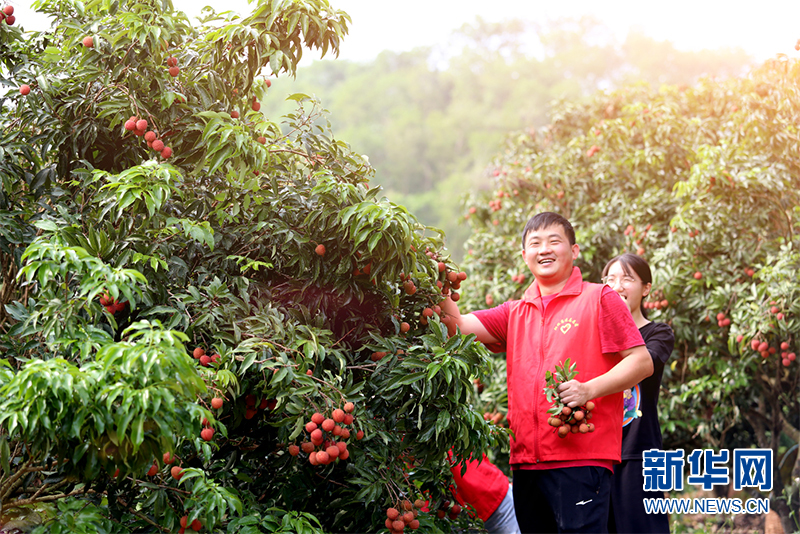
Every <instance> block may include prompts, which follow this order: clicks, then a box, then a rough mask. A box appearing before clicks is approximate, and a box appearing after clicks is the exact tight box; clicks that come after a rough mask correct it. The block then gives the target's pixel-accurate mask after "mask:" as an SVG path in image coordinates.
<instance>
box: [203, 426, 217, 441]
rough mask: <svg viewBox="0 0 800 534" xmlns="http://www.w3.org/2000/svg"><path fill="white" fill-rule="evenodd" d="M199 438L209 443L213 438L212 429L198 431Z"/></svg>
mask: <svg viewBox="0 0 800 534" xmlns="http://www.w3.org/2000/svg"><path fill="white" fill-rule="evenodd" d="M200 437H201V438H203V439H204V440H205V441H211V440H212V439H213V438H214V429H213V428H204V429H203V430H201V431H200Z"/></svg>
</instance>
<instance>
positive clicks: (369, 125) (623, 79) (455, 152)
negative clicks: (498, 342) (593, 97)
mask: <svg viewBox="0 0 800 534" xmlns="http://www.w3.org/2000/svg"><path fill="white" fill-rule="evenodd" d="M753 65H754V60H753V58H751V57H750V56H748V55H747V54H746V53H745V52H744V51H743V50H741V49H717V50H703V51H699V52H697V51H683V50H679V49H677V48H675V46H674V45H673V44H672V43H670V42H666V41H657V40H654V39H652V38H650V37H648V36H646V35H644V34H642V33H638V32H631V33H630V34H628V36H627V38H626V39H625V41H624V42H619V40H618V39H617V38H616V37H614V36H613V34H612V32H611V30H610V29H609V28H608V27H606V26H604V25H603V24H602V23H601V22H599V21H598V20H596V19H594V18H588V17H584V18H581V19H580V20H574V19H572V20H559V21H555V22H553V23H552V24H550V25H547V26H546V27H544V26H541V25H535V24H532V23H526V22H523V21H519V20H511V21H506V22H502V23H491V22H487V21H484V20H482V19H480V18H479V19H477V20H476V21H475V22H474V23H472V24H467V25H464V26H463V27H462V28H460V29H459V30H458V31H456V32H454V34H453V36H452V39H450V40H449V42H448V43H447V44H442V45H438V46H429V47H420V48H416V49H414V50H412V51H409V52H402V53H396V52H382V53H381V54H379V55H378V57H376V58H375V59H374V60H373V61H370V62H366V63H355V62H350V61H343V60H325V61H316V62H314V63H313V64H311V65H310V66H307V67H301V68H300V69H298V72H297V77H296V79H294V80H293V79H290V78H281V79H278V80H275V81H274V84H273V87H272V89H271V91H270V92H271V94H272V98H269V99H267V101H266V102H264V103H263V105H264V108H265V112H266V114H267V116H272V117H275V116H278V115H282V114H285V113H290V112H292V111H293V110H294V107H295V105H296V104H295V102H294V101H286V100H285V99H284V98H285V97H286V96H288V95H289V94H293V93H305V94H309V95H313V96H316V97H317V98H318V99H319V100H320V101H321V102H322V105H323V106H324V107H326V108H328V109H331V110H334V111H333V112H332V113H331V114H330V116H329V120H330V122H331V124H332V125H333V128H334V131H336V132H337V133H338V135H339V136H340V138H341V139H346V140H347V141H348V143H350V144H351V146H352V147H353V149H354V150H355V151H357V152H359V153H361V154H365V155H367V156H368V157H369V160H370V162H371V163H372V165H374V167H375V169H376V171H377V173H376V178H375V182H376V183H378V184H380V185H381V186H382V187H383V188H384V189H385V190H386V192H387V196H389V198H390V199H391V200H393V201H395V202H398V203H401V204H404V205H406V206H407V207H409V209H411V211H412V212H413V213H415V214H417V215H418V216H419V217H420V218H421V220H422V222H424V223H425V224H428V225H432V226H436V227H439V228H442V229H444V230H445V232H446V234H447V236H448V248H449V249H450V251H451V252H452V254H453V256H454V258H456V259H458V258H460V257H461V256H462V254H463V251H462V250H461V249H462V243H463V242H464V240H465V239H466V236H467V233H468V230H467V228H466V226H465V225H463V224H461V222H460V221H459V220H458V215H457V213H458V212H459V210H458V209H457V204H458V202H457V200H458V199H459V198H460V196H461V194H462V193H463V192H466V191H467V190H473V189H476V188H478V189H480V188H484V187H486V184H487V181H488V180H487V178H488V174H487V173H488V171H487V170H486V169H487V168H488V164H489V161H490V159H491V158H492V157H493V156H494V155H496V153H497V151H498V150H499V149H500V148H501V146H502V143H503V140H504V138H505V137H506V136H507V135H509V134H510V133H511V132H516V131H520V130H525V129H528V128H535V127H540V126H542V125H544V124H546V123H547V122H548V121H549V119H550V117H549V115H550V110H551V108H552V106H553V104H554V103H555V102H556V101H559V100H571V99H576V98H579V97H581V96H584V95H588V94H591V93H593V92H595V91H597V90H598V89H601V90H602V89H606V90H612V89H614V88H616V87H619V86H621V85H622V84H625V83H631V82H639V81H640V82H642V83H645V84H650V85H651V86H658V85H661V84H675V85H681V84H685V85H691V84H693V83H695V82H696V81H697V80H698V79H699V78H701V77H703V76H715V77H721V78H728V77H735V76H741V75H744V74H746V73H747V72H748V71H749V70H750V68H752V66H753Z"/></svg>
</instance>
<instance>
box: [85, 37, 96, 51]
mask: <svg viewBox="0 0 800 534" xmlns="http://www.w3.org/2000/svg"><path fill="white" fill-rule="evenodd" d="M83 46H85V47H86V48H93V47H94V38H93V37H92V36H91V35H87V36H86V37H84V38H83Z"/></svg>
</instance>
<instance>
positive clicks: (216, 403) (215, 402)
mask: <svg viewBox="0 0 800 534" xmlns="http://www.w3.org/2000/svg"><path fill="white" fill-rule="evenodd" d="M224 403H225V401H224V400H222V399H221V398H219V397H214V398H213V399H211V407H212V408H214V409H215V410H219V409H220V408H222V405H223V404H224Z"/></svg>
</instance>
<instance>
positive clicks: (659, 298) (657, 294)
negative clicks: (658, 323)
mask: <svg viewBox="0 0 800 534" xmlns="http://www.w3.org/2000/svg"><path fill="white" fill-rule="evenodd" d="M649 297H650V299H652V300H646V301H644V302H642V308H644V309H646V310H652V309H656V310H661V309H664V308H666V307H667V306H669V301H668V300H667V299H666V298H664V297H665V295H664V291H663V290H661V289H654V290H653V291H651V292H650V295H649Z"/></svg>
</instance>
